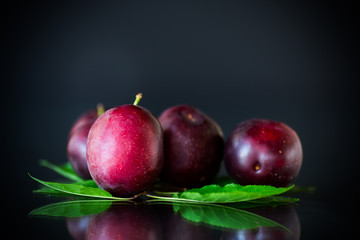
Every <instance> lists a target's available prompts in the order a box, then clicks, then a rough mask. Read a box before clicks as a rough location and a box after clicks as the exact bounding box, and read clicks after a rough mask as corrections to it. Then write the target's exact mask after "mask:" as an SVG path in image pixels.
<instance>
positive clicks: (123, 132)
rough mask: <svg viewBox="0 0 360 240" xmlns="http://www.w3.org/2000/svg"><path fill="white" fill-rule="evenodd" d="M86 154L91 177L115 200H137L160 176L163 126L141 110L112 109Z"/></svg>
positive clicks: (96, 127) (91, 136) (97, 128)
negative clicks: (129, 197) (134, 196)
mask: <svg viewBox="0 0 360 240" xmlns="http://www.w3.org/2000/svg"><path fill="white" fill-rule="evenodd" d="M139 98H140V97H139ZM86 152H87V164H88V168H89V171H90V174H91V176H92V178H93V179H94V181H95V182H96V184H97V185H98V186H99V187H100V188H102V189H104V190H106V191H108V192H110V193H111V194H112V195H114V196H119V197H128V196H133V195H135V194H138V193H141V192H143V191H145V190H148V189H149V188H150V187H151V186H152V185H153V184H154V183H155V181H156V179H157V178H158V177H159V175H160V172H161V169H162V166H163V158H164V152H163V132H162V129H161V125H160V123H159V121H158V120H157V119H156V118H155V117H154V116H153V115H152V114H151V113H150V112H149V111H148V110H147V109H145V108H142V107H139V106H135V105H122V106H119V107H115V108H112V109H109V110H107V111H106V112H105V113H103V114H102V115H101V116H100V117H99V118H98V119H97V120H96V121H95V123H94V124H93V125H92V127H91V129H90V132H89V136H88V142H87V151H86Z"/></svg>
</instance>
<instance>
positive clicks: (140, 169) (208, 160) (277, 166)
mask: <svg viewBox="0 0 360 240" xmlns="http://www.w3.org/2000/svg"><path fill="white" fill-rule="evenodd" d="M140 98H141V94H138V95H137V96H136V100H135V102H134V104H129V105H122V106H118V107H115V108H111V109H108V110H106V111H104V109H103V108H101V107H98V109H97V110H96V109H93V110H90V111H88V112H86V113H85V114H83V115H82V116H81V117H80V118H79V119H78V120H77V121H76V122H75V123H74V125H73V126H72V128H71V131H70V134H69V140H68V145H67V155H68V159H69V162H70V163H71V165H72V167H73V168H74V171H75V172H76V173H77V174H78V175H79V176H81V177H83V178H84V179H89V178H92V179H93V180H94V181H95V182H96V184H97V185H98V186H99V187H100V188H102V189H104V190H106V191H108V192H110V193H111V194H112V195H114V196H119V197H125V196H133V195H135V194H138V193H141V192H143V191H145V190H148V189H149V188H151V187H152V186H153V185H154V183H155V181H156V180H157V179H158V178H159V177H160V179H162V181H164V182H167V183H169V184H171V185H173V186H178V187H186V188H191V187H199V186H202V185H205V184H208V183H210V182H211V181H212V180H213V179H214V178H215V176H216V175H217V173H218V172H219V169H220V165H221V161H222V160H223V159H224V162H225V168H226V170H227V172H228V174H229V175H230V176H231V177H232V178H233V179H234V180H235V181H236V182H238V183H239V184H242V185H247V184H263V185H272V186H276V187H281V186H286V185H288V184H289V183H290V182H291V181H292V180H293V179H294V178H295V177H296V176H297V175H298V173H299V170H300V167H301V163H302V155H303V154H302V147H301V143H300V139H299V137H298V135H297V134H296V132H295V131H294V130H293V129H291V128H290V127H289V126H287V125H286V124H284V123H281V122H275V121H270V120H265V119H250V120H247V121H244V122H242V123H240V124H239V125H238V126H237V127H236V128H235V129H234V130H233V131H232V133H231V134H230V136H229V137H228V139H227V140H226V142H225V141H224V136H223V133H222V130H221V128H220V127H219V125H218V124H217V123H216V122H215V121H214V120H213V119H211V118H210V117H209V116H207V115H206V114H204V113H202V112H201V111H199V110H198V109H196V108H194V107H192V106H189V105H178V106H173V107H170V108H168V109H166V110H165V111H164V112H163V113H162V114H161V115H160V116H159V118H156V117H155V116H154V115H153V114H152V113H151V112H150V111H149V110H147V109H145V108H143V107H140V106H137V104H138V102H139V100H140Z"/></svg>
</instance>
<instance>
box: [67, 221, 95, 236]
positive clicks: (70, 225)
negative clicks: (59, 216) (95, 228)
mask: <svg viewBox="0 0 360 240" xmlns="http://www.w3.org/2000/svg"><path fill="white" fill-rule="evenodd" d="M89 220H90V216H85V217H75V218H67V219H66V226H67V229H68V231H69V233H70V236H71V237H72V238H73V239H75V240H84V239H85V233H86V229H87V226H88V224H89Z"/></svg>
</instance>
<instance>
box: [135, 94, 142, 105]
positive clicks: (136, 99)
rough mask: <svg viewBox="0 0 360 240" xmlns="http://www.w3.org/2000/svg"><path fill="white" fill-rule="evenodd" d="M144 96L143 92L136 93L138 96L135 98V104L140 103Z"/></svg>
mask: <svg viewBox="0 0 360 240" xmlns="http://www.w3.org/2000/svg"><path fill="white" fill-rule="evenodd" d="M141 98H142V94H141V93H138V94H137V95H136V98H135V101H134V105H135V106H137V105H138V103H139V102H140V99H141Z"/></svg>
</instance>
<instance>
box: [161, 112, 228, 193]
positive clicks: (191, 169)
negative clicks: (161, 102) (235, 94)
mask: <svg viewBox="0 0 360 240" xmlns="http://www.w3.org/2000/svg"><path fill="white" fill-rule="evenodd" d="M159 121H160V123H161V126H162V128H163V130H164V152H165V162H164V168H163V171H162V179H163V180H165V181H166V182H168V183H170V184H173V185H176V186H180V187H196V186H201V185H204V184H206V183H208V182H210V181H211V180H212V179H213V178H214V177H215V176H216V174H217V173H218V171H219V168H220V163H221V161H222V159H223V152H224V137H223V133H222V130H221V128H220V127H219V125H218V124H217V123H216V122H215V121H214V120H212V119H211V118H210V117H208V116H207V115H205V114H204V113H202V112H200V111H199V110H198V109H196V108H194V107H191V106H188V105H178V106H174V107H170V108H168V109H166V110H165V111H164V112H163V113H162V114H161V115H160V117H159Z"/></svg>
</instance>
